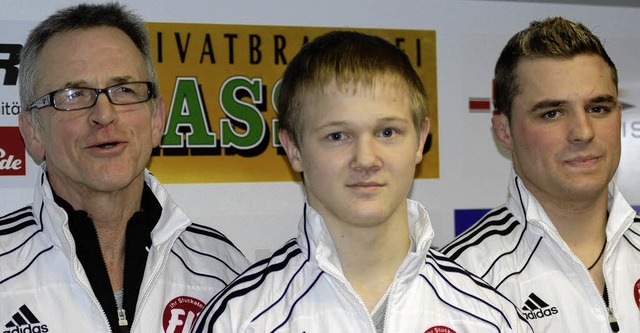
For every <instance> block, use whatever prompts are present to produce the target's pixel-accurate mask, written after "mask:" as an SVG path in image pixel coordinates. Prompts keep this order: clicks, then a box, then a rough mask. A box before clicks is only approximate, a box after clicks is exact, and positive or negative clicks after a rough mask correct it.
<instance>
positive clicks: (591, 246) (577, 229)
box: [540, 191, 608, 293]
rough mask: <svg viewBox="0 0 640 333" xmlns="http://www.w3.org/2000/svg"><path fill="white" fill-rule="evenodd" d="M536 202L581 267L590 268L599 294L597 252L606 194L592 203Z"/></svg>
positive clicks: (601, 239)
mask: <svg viewBox="0 0 640 333" xmlns="http://www.w3.org/2000/svg"><path fill="white" fill-rule="evenodd" d="M540 203H541V204H542V206H543V207H544V210H545V212H546V213H547V215H548V216H549V218H550V219H551V221H552V222H553V224H554V226H555V227H556V229H557V230H558V233H559V234H560V237H562V239H563V240H564V242H565V243H566V244H567V245H568V246H569V248H570V249H571V252H573V254H574V255H575V256H576V257H578V259H580V261H582V263H583V264H584V266H585V267H591V269H589V270H588V273H589V274H590V275H591V277H592V279H593V281H594V283H595V285H596V288H597V289H598V290H599V291H600V292H601V293H602V292H603V290H604V275H603V270H602V264H603V262H604V254H603V255H602V256H601V253H602V251H603V248H604V246H605V242H606V237H607V236H606V228H607V220H608V212H607V204H608V193H607V192H606V191H605V192H603V193H602V194H601V195H599V196H598V197H596V198H594V199H593V200H584V201H581V202H569V203H568V202H562V201H556V200H550V201H548V202H543V201H540ZM557 203H562V204H557Z"/></svg>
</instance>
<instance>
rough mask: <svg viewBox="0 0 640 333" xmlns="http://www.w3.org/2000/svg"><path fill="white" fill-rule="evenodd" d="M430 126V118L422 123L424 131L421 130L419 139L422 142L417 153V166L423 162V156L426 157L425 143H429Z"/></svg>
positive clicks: (419, 143)
mask: <svg viewBox="0 0 640 333" xmlns="http://www.w3.org/2000/svg"><path fill="white" fill-rule="evenodd" d="M430 126H431V122H429V117H427V118H425V119H424V122H423V123H422V129H420V133H419V136H418V139H419V140H420V141H419V142H418V151H416V164H418V163H420V162H421V161H422V156H424V155H423V152H424V145H425V142H427V137H428V136H429V129H430Z"/></svg>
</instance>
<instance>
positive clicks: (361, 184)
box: [347, 182, 384, 188]
mask: <svg viewBox="0 0 640 333" xmlns="http://www.w3.org/2000/svg"><path fill="white" fill-rule="evenodd" d="M382 186H384V184H381V183H378V182H357V183H353V184H348V185H347V187H357V188H374V187H382Z"/></svg>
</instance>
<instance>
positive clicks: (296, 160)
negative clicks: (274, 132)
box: [278, 129, 304, 172]
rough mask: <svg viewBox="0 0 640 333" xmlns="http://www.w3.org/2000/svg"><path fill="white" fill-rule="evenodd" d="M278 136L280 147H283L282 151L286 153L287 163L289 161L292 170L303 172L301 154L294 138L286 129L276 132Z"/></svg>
mask: <svg viewBox="0 0 640 333" xmlns="http://www.w3.org/2000/svg"><path fill="white" fill-rule="evenodd" d="M278 138H279V139H280V144H281V145H282V148H284V151H285V152H286V153H287V158H288V159H289V163H291V168H292V169H293V170H294V171H297V172H303V171H304V170H303V167H302V156H301V155H300V149H299V148H298V145H297V144H296V143H295V140H294V139H293V138H292V137H291V136H290V135H289V132H287V130H283V129H281V130H280V131H279V132H278Z"/></svg>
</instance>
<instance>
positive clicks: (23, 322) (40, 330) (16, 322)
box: [3, 305, 49, 333]
mask: <svg viewBox="0 0 640 333" xmlns="http://www.w3.org/2000/svg"><path fill="white" fill-rule="evenodd" d="M4 327H5V329H6V330H5V331H3V333H46V332H49V328H48V327H47V325H44V324H42V323H40V320H38V318H36V316H35V315H34V314H33V312H31V310H29V308H28V307H27V306H26V305H23V306H21V307H20V308H19V309H18V312H16V313H15V314H14V315H13V316H12V317H11V320H10V321H9V322H8V323H7V324H6V325H4Z"/></svg>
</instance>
